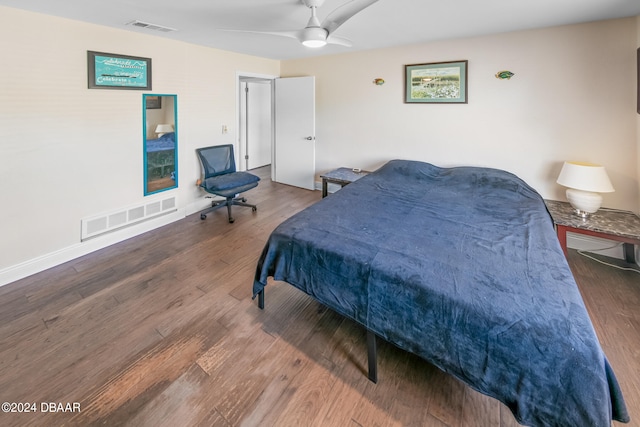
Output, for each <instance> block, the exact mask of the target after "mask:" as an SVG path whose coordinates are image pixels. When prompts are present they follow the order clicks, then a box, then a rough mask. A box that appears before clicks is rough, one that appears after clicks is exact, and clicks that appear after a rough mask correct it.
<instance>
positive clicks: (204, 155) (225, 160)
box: [196, 144, 236, 179]
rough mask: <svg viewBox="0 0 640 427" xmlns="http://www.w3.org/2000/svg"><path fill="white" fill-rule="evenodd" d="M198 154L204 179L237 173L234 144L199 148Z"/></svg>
mask: <svg viewBox="0 0 640 427" xmlns="http://www.w3.org/2000/svg"><path fill="white" fill-rule="evenodd" d="M196 153H198V157H199V158H200V164H201V165H202V175H203V179H207V178H211V177H212V176H217V175H224V174H226V173H231V172H235V171H236V161H235V158H234V157H233V144H227V145H214V146H212V147H203V148H198V149H196Z"/></svg>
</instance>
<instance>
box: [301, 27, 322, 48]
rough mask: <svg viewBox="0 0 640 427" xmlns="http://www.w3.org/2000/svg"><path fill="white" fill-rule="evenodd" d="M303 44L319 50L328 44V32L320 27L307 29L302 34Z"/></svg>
mask: <svg viewBox="0 0 640 427" xmlns="http://www.w3.org/2000/svg"><path fill="white" fill-rule="evenodd" d="M301 41H302V44H303V45H305V46H306V47H313V48H318V47H322V46H325V45H326V44H327V30H325V29H324V28H320V27H307V28H305V29H304V30H303V32H302V40H301Z"/></svg>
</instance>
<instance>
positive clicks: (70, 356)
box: [0, 169, 640, 427]
mask: <svg viewBox="0 0 640 427" xmlns="http://www.w3.org/2000/svg"><path fill="white" fill-rule="evenodd" d="M258 173H259V174H261V176H262V177H263V180H262V181H261V183H260V185H259V186H258V187H257V188H256V189H254V190H251V191H250V192H248V193H247V194H246V196H247V198H248V199H249V201H250V202H252V203H257V205H258V211H257V212H256V213H253V212H251V209H246V208H234V216H235V218H236V221H235V223H234V224H228V223H227V221H226V210H224V209H221V210H218V211H216V212H214V213H211V214H209V215H208V218H207V219H206V220H205V221H201V220H200V218H199V215H198V214H195V215H191V216H189V217H187V218H186V219H184V220H181V221H178V222H176V223H173V224H171V225H168V226H166V227H163V228H162V229H158V230H154V231H152V232H149V233H146V234H144V235H142V236H139V237H136V238H134V239H130V240H128V241H125V242H122V243H119V244H116V245H114V246H111V247H109V248H106V249H104V250H101V251H99V252H95V253H93V254H90V255H88V256H85V257H82V258H80V259H77V260H74V261H71V262H68V263H66V264H63V265H60V266H58V267H55V268H53V269H50V270H48V271H45V272H42V273H40V274H36V275H34V276H32V277H29V278H26V279H23V280H20V281H18V282H15V283H12V284H9V285H6V286H4V287H1V288H0V401H2V402H16V403H18V402H20V403H22V404H24V403H35V405H36V408H35V409H36V412H35V413H34V412H32V413H0V425H2V426H52V425H67V426H76V425H79V426H87V425H108V426H115V425H130V426H271V425H275V426H298V425H300V426H307V425H308V426H401V425H402V426H433V427H443V426H451V427H453V426H482V427H484V426H487V427H489V426H496V427H497V426H501V427H508V426H516V425H518V424H517V423H516V422H515V420H514V418H513V416H512V415H511V413H510V412H509V410H507V409H506V407H505V406H503V405H502V404H500V403H499V402H497V401H496V400H494V399H491V398H489V397H486V396H484V395H481V394H479V393H477V392H475V391H473V390H471V389H470V388H469V387H467V386H465V385H464V384H462V383H461V382H459V381H458V380H456V379H454V378H452V377H450V376H448V375H446V374H444V373H442V372H441V371H439V370H438V369H437V368H434V367H433V366H431V365H430V364H429V363H427V362H425V361H423V360H421V359H420V358H418V357H416V356H413V355H411V354H409V353H407V352H404V351H402V350H399V349H398V348H396V347H394V346H392V345H389V344H386V343H380V344H379V354H378V363H379V368H378V369H379V382H378V384H373V383H371V382H370V381H368V379H367V377H366V366H367V364H366V362H367V361H366V337H365V332H364V330H363V329H362V328H361V327H359V326H358V325H356V324H354V323H353V322H351V321H349V320H346V319H344V318H342V317H341V316H339V315H337V314H335V313H334V312H332V311H330V310H328V309H326V308H324V307H323V306H321V305H320V304H318V303H316V302H315V301H314V300H312V299H311V298H310V297H308V296H306V295H304V294H302V293H301V292H300V291H297V290H296V289H295V288H293V287H292V286H289V285H287V284H282V283H272V284H271V285H270V286H269V288H268V293H267V305H266V308H265V310H264V311H262V310H259V309H258V307H257V303H256V301H252V300H251V286H252V282H253V274H254V271H255V267H256V260H257V258H258V256H259V255H260V252H261V251H262V248H263V245H264V243H265V242H266V240H267V237H268V235H269V233H270V232H271V231H272V230H273V228H275V227H276V226H277V225H278V224H279V223H280V222H282V221H283V220H284V219H285V218H287V217H289V216H290V215H292V214H294V213H295V212H297V211H299V210H301V209H303V208H304V207H306V206H308V205H310V204H312V203H314V202H316V201H317V200H319V199H320V192H319V191H315V192H311V191H307V190H302V189H298V188H293V187H288V186H285V185H280V184H275V183H272V182H271V181H270V180H269V179H268V169H262V170H260V171H259V172H258ZM569 257H570V264H571V267H572V269H573V271H574V274H575V275H576V278H577V280H578V282H579V285H580V288H581V291H582V292H583V296H584V299H585V302H586V304H587V307H588V309H589V313H590V315H591V316H592V319H593V323H594V326H595V328H596V330H597V333H598V336H599V338H600V340H601V343H602V346H603V348H604V350H605V352H606V354H607V356H608V358H609V360H610V362H611V364H612V366H613V368H614V369H615V371H616V374H617V376H618V379H619V381H620V383H621V387H622V389H623V391H624V394H625V398H626V401H627V405H628V407H629V410H630V413H631V417H632V422H631V424H629V425H636V426H638V425H640V381H638V378H640V310H639V309H638V307H640V275H638V274H635V273H632V272H622V271H618V270H614V269H611V268H609V267H606V266H603V265H601V264H598V263H596V262H594V261H591V260H589V259H586V258H584V257H580V256H579V255H577V254H576V253H575V251H571V253H570V254H569ZM47 402H52V403H62V404H63V408H62V409H67V408H65V407H64V406H65V404H66V403H70V405H69V408H68V409H73V404H74V403H77V404H79V405H80V412H77V411H76V412H54V411H52V410H51V409H52V408H51V407H50V406H49V405H48V404H47ZM43 403H44V406H43ZM30 408H31V406H30ZM43 409H46V411H45V412H43ZM53 409H59V407H58V406H56V405H54V406H53ZM615 424H616V425H618V424H617V423H615Z"/></svg>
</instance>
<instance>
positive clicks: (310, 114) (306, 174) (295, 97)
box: [274, 77, 316, 190]
mask: <svg viewBox="0 0 640 427" xmlns="http://www.w3.org/2000/svg"><path fill="white" fill-rule="evenodd" d="M315 111H316V107H315V77H289V78H284V79H276V80H275V159H274V163H275V164H274V169H275V174H274V180H275V181H276V182H280V183H283V184H288V185H293V186H296V187H302V188H306V189H308V190H314V189H315V185H314V180H315V173H316V141H315V139H316V137H315V135H316V120H315Z"/></svg>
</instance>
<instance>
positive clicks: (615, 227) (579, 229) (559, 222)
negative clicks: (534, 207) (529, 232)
mask: <svg viewBox="0 0 640 427" xmlns="http://www.w3.org/2000/svg"><path fill="white" fill-rule="evenodd" d="M545 203H546V205H547V209H549V213H551V217H552V218H553V223H554V224H555V226H556V233H557V234H558V240H560V246H562V250H563V251H564V253H565V255H566V254H567V232H568V231H569V232H571V233H578V234H585V235H587V236H595V237H600V238H603V239H609V240H615V241H618V242H622V246H623V251H624V258H625V260H626V261H627V262H628V263H630V264H635V262H636V257H635V251H634V246H633V245H640V217H638V215H636V214H635V213H633V212H630V211H620V210H608V209H600V210H599V211H598V212H596V213H594V214H591V215H590V216H589V217H588V218H581V217H579V216H578V215H575V214H574V213H573V208H572V207H571V205H570V204H569V203H567V202H558V201H555V200H545Z"/></svg>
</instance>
